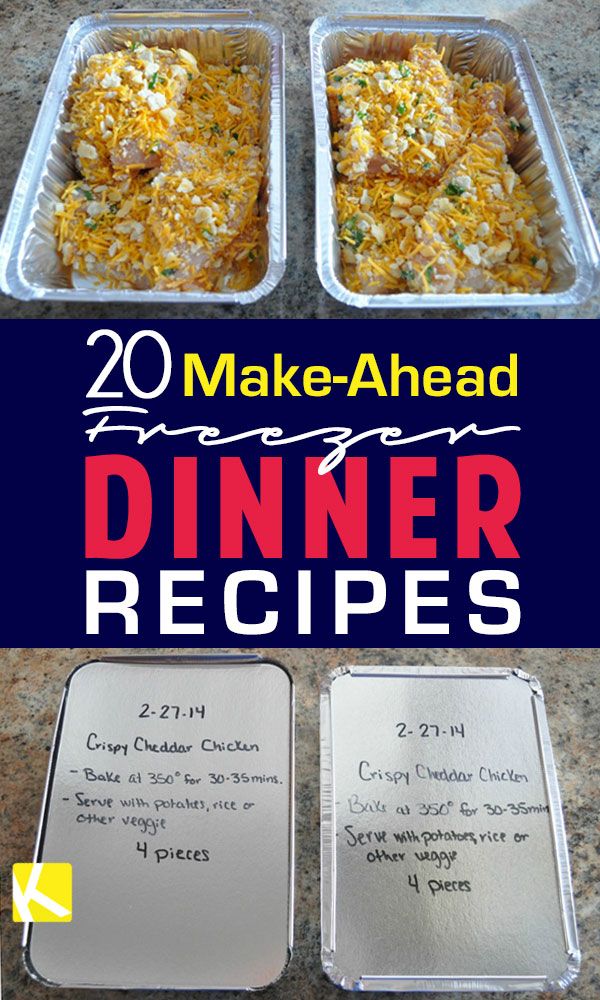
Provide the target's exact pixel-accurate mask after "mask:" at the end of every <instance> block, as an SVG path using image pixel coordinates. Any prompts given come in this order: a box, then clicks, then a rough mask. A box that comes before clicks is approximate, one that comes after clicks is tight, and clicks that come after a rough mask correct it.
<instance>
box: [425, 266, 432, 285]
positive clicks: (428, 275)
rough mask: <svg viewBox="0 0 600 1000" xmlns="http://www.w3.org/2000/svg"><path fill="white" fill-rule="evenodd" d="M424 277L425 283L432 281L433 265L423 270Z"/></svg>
mask: <svg viewBox="0 0 600 1000" xmlns="http://www.w3.org/2000/svg"><path fill="white" fill-rule="evenodd" d="M425 277H426V278H427V281H432V279H433V264H430V265H429V267H426V268H425Z"/></svg>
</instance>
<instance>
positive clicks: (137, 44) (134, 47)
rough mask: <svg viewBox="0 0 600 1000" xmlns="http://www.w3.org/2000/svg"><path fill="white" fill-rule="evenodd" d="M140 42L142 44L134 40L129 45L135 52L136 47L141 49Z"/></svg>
mask: <svg viewBox="0 0 600 1000" xmlns="http://www.w3.org/2000/svg"><path fill="white" fill-rule="evenodd" d="M140 44H141V43H140V42H132V43H131V45H130V46H129V51H130V52H135V50H136V49H139V47H140Z"/></svg>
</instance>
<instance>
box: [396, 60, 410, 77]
mask: <svg viewBox="0 0 600 1000" xmlns="http://www.w3.org/2000/svg"><path fill="white" fill-rule="evenodd" d="M398 69H399V70H400V76H401V77H402V79H403V80H406V78H407V77H408V76H410V66H407V64H406V63H405V62H399V63H398Z"/></svg>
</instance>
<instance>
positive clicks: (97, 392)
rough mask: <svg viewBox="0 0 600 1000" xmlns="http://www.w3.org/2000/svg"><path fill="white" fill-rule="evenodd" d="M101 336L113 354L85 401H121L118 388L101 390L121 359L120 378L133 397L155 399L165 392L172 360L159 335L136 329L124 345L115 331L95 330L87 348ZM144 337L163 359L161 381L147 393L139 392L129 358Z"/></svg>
mask: <svg viewBox="0 0 600 1000" xmlns="http://www.w3.org/2000/svg"><path fill="white" fill-rule="evenodd" d="M101 337H107V338H108V339H109V340H112V342H113V345H114V346H113V352H112V354H111V356H110V357H109V359H108V361H107V362H106V364H105V365H104V368H103V369H102V371H101V372H100V374H99V375H98V378H97V379H96V381H95V382H94V383H93V384H92V386H91V387H90V389H89V391H88V393H87V398H88V399H122V398H123V392H122V390H120V389H114V390H111V389H103V388H102V386H103V385H104V383H105V382H106V380H107V378H108V376H109V375H110V373H111V372H112V370H113V368H115V366H116V365H117V364H118V363H119V361H120V359H121V358H123V379H124V381H125V385H126V386H127V388H128V389H129V391H130V393H131V394H132V395H133V396H137V397H138V399H155V398H156V396H160V394H161V392H164V390H165V388H166V387H167V385H168V384H169V380H170V378H171V372H172V370H173V361H172V359H171V349H170V347H169V345H168V343H167V341H166V340H165V338H164V337H163V336H162V334H160V333H156V331H155V330H138V332H137V333H134V335H133V337H130V338H129V340H128V341H127V343H126V344H125V345H123V339H122V337H120V336H119V334H118V333H115V331H114V330H95V331H94V333H92V334H90V336H89V337H88V339H87V344H88V347H93V346H94V344H96V343H97V341H98V340H100V338H101ZM143 338H149V339H150V340H154V341H155V342H156V343H157V344H158V346H159V347H160V350H161V351H162V356H163V370H162V375H161V378H160V381H159V383H158V385H157V386H156V387H155V388H154V389H150V390H149V391H146V390H145V389H140V387H139V385H137V383H136V382H135V379H134V377H133V375H132V372H131V357H132V354H133V349H134V347H135V346H136V344H138V343H139V342H140V340H142V339H143Z"/></svg>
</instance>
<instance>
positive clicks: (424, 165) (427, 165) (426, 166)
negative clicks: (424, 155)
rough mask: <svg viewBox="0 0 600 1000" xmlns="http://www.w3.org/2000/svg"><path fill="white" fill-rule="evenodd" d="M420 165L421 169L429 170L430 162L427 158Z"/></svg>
mask: <svg viewBox="0 0 600 1000" xmlns="http://www.w3.org/2000/svg"><path fill="white" fill-rule="evenodd" d="M421 166H422V167H423V170H431V163H430V162H429V160H425V161H423V163H422V164H421Z"/></svg>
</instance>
